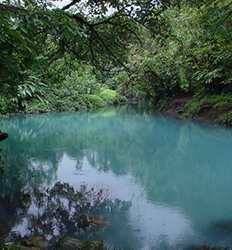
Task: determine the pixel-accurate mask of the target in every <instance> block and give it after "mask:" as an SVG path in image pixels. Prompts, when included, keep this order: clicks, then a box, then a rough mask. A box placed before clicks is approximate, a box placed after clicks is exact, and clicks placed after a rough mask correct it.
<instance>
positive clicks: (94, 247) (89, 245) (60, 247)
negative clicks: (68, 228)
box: [56, 237, 104, 250]
mask: <svg viewBox="0 0 232 250" xmlns="http://www.w3.org/2000/svg"><path fill="white" fill-rule="evenodd" d="M56 249H57V250H104V244H103V242H102V241H83V240H78V239H75V238H71V237H64V238H62V239H61V240H60V241H59V242H58V244H57V247H56Z"/></svg>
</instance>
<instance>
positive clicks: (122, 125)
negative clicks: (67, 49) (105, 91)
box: [0, 108, 232, 250]
mask: <svg viewBox="0 0 232 250" xmlns="http://www.w3.org/2000/svg"><path fill="white" fill-rule="evenodd" d="M0 129H1V130H3V131H5V132H8V133H9V139H8V140H6V141H4V142H1V143H0V148H2V154H4V155H5V157H6V158H7V162H8V168H7V169H6V170H5V171H6V173H5V175H4V178H3V177H1V178H0V188H1V190H0V196H1V197H2V196H4V197H14V195H17V194H18V192H19V191H20V190H23V189H24V188H25V187H27V186H31V187H33V186H40V185H46V186H49V185H52V184H54V183H55V182H56V181H58V180H59V181H62V182H68V183H70V184H72V185H73V186H74V187H76V188H78V187H80V185H82V184H87V185H88V186H89V187H95V188H99V189H100V188H102V189H103V190H105V192H107V195H108V196H109V198H111V199H120V200H124V201H128V202H129V204H130V206H129V208H128V210H127V211H126V212H125V211H123V213H122V214H120V213H119V214H117V215H115V216H114V215H112V220H111V221H110V223H109V225H108V226H106V228H104V229H102V230H99V232H96V234H95V235H94V237H95V238H98V239H103V240H105V241H106V242H107V243H108V244H109V245H113V246H115V247H122V248H123V249H134V250H137V249H144V250H145V249H148V250H150V249H184V248H185V247H188V246H193V245H203V244H209V245H220V246H232V130H231V129H225V128H221V127H216V126H208V125H200V124H196V123H193V122H190V121H179V120H175V119H172V118H167V117H163V116H158V115H149V114H147V113H146V112H138V111H135V110H131V109H125V108H124V109H107V110H102V111H98V112H90V113H87V112H86V113H85V112H83V113H54V114H42V115H28V116H22V115H20V116H14V117H11V118H2V119H1V120H0ZM1 202H2V204H1ZM12 210H13V211H11V213H10V211H9V210H7V209H6V206H5V204H3V201H2V200H0V229H1V227H3V226H4V227H5V228H7V229H9V230H12V229H14V230H19V231H21V232H22V233H23V232H24V230H25V228H24V226H23V221H22V216H21V217H20V216H19V215H18V213H17V212H14V209H13V208H12ZM8 213H9V214H8ZM7 216H8V217H7ZM6 218H8V219H6ZM4 223H5V224H4ZM0 232H1V230H0Z"/></svg>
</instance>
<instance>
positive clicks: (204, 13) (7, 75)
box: [0, 0, 232, 125]
mask: <svg viewBox="0 0 232 250" xmlns="http://www.w3.org/2000/svg"><path fill="white" fill-rule="evenodd" d="M65 4H66V5H65ZM231 14H232V1H231V0H204V1H198V0H192V1H187V0H177V1H168V0H162V1H152V0H144V1H137V0H134V1H129V0H126V1H113V0H105V1H92V0H88V1H81V0H73V1H71V2H68V3H67V2H65V3H62V1H54V2H50V1H46V0H42V1H38V0H26V1H14V0H6V1H2V2H1V3H0V34H1V35H0V46H1V57H0V81H1V83H0V112H1V113H2V114H7V113H11V112H19V111H20V112H31V113H32V112H47V111H66V110H67V111H76V110H81V109H90V108H97V107H102V106H105V105H107V104H115V103H117V104H118V103H125V102H131V101H133V102H138V101H146V102H149V103H151V104H152V105H153V106H154V107H155V109H157V108H159V109H163V110H171V111H173V110H174V111H175V112H178V113H181V114H183V115H185V116H192V117H193V116H199V117H200V116H207V117H206V118H207V119H210V120H215V121H217V122H221V123H224V124H228V125H230V124H231V123H232V112H231V107H232V95H231V93H232V87H231V81H232V73H231V67H232V42H231V41H232V29H231V24H232V15H231Z"/></svg>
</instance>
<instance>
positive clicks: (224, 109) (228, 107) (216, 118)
mask: <svg viewBox="0 0 232 250" xmlns="http://www.w3.org/2000/svg"><path fill="white" fill-rule="evenodd" d="M157 108H158V110H159V111H161V112H162V113H164V114H167V115H170V116H174V117H176V118H179V119H191V120H195V121H200V122H206V123H211V124H219V125H223V126H227V127H231V126H232V96H231V95H212V96H204V97H193V96H191V95H180V96H177V97H175V98H173V99H170V100H168V101H167V100H165V101H160V102H159V103H158V104H157Z"/></svg>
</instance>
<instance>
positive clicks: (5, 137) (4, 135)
mask: <svg viewBox="0 0 232 250" xmlns="http://www.w3.org/2000/svg"><path fill="white" fill-rule="evenodd" d="M7 138H8V134H7V133H3V132H1V131H0V141H3V140H5V139H7Z"/></svg>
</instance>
